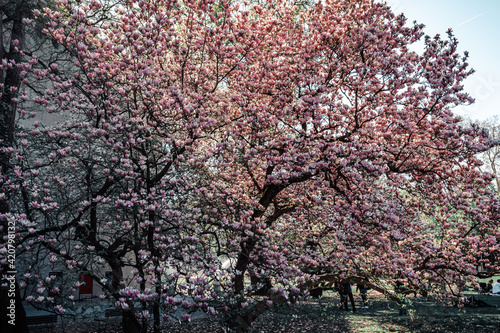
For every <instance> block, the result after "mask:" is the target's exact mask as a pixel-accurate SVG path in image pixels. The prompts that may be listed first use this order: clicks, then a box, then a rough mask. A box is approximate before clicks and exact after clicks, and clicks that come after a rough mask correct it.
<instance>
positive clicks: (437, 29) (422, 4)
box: [383, 0, 500, 120]
mask: <svg viewBox="0 0 500 333" xmlns="http://www.w3.org/2000/svg"><path fill="white" fill-rule="evenodd" d="M383 1H385V2H387V3H388V4H389V5H390V6H391V7H392V9H393V11H394V12H395V13H398V14H399V13H404V14H405V16H406V17H407V18H408V23H409V24H411V23H412V22H413V21H417V22H418V23H423V24H425V26H426V27H425V33H426V34H427V35H430V36H435V35H436V34H440V35H442V36H443V37H444V36H446V31H447V30H448V28H451V29H452V30H453V32H454V34H455V36H456V37H457V38H458V40H459V42H460V45H459V46H460V51H462V52H463V51H468V52H469V56H470V58H469V64H470V66H471V67H472V68H473V69H474V70H475V71H476V72H475V74H474V75H472V76H471V77H469V78H468V79H467V80H466V82H465V90H466V91H467V92H469V93H470V94H471V96H472V97H474V98H475V99H476V102H475V103H474V104H473V105H470V106H467V107H458V108H456V110H455V112H456V113H457V114H459V115H462V116H466V117H469V118H471V119H475V120H485V119H487V118H491V117H493V116H495V115H498V116H499V117H500V57H499V55H500V1H499V0H418V1H417V0H383Z"/></svg>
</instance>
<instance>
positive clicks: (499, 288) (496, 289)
mask: <svg viewBox="0 0 500 333" xmlns="http://www.w3.org/2000/svg"><path fill="white" fill-rule="evenodd" d="M491 293H492V294H493V295H500V279H498V280H497V282H496V283H495V284H494V285H493V289H492V290H491Z"/></svg>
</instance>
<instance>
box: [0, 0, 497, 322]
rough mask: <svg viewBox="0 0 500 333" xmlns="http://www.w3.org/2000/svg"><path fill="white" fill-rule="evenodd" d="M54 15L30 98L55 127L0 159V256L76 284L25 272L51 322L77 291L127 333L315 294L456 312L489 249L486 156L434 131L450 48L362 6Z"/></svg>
mask: <svg viewBox="0 0 500 333" xmlns="http://www.w3.org/2000/svg"><path fill="white" fill-rule="evenodd" d="M58 4H59V7H58V8H57V9H56V10H48V9H47V10H45V11H44V12H41V13H38V15H39V16H40V17H44V18H46V19H47V20H48V22H49V24H48V26H47V29H46V31H45V32H46V33H47V34H48V35H50V36H51V37H52V38H53V39H54V41H56V42H57V43H59V44H60V45H62V46H64V47H65V48H66V49H67V50H68V52H70V53H71V54H72V55H73V56H74V65H75V69H74V70H69V71H62V70H60V69H59V68H58V66H57V64H54V65H53V66H51V67H49V68H47V69H45V70H40V71H37V72H36V73H33V75H34V77H33V78H32V79H33V80H36V79H41V78H50V80H51V81H52V86H51V88H50V89H47V90H46V91H45V92H44V94H43V95H39V96H36V97H34V99H33V102H34V103H37V104H38V105H39V109H40V112H48V113H50V114H56V116H54V117H55V118H53V119H55V121H56V122H57V123H56V124H55V125H54V124H49V123H46V122H44V121H41V120H39V119H38V118H37V117H38V116H37V115H36V114H35V113H34V114H30V113H27V112H25V110H24V109H22V108H21V109H20V110H19V114H20V119H25V120H20V122H19V126H20V128H19V131H18V134H17V140H16V142H15V143H14V145H13V147H7V148H5V149H4V150H5V151H6V152H8V153H9V154H11V161H13V162H12V163H13V172H14V175H15V177H13V178H11V179H6V180H5V182H4V186H3V188H2V191H3V192H4V193H7V192H8V193H9V196H10V197H12V198H15V200H14V199H12V202H11V206H12V209H11V211H10V212H9V213H7V214H4V215H5V218H7V219H9V220H12V221H15V223H16V224H17V226H18V230H17V235H16V238H17V240H18V242H19V244H20V245H22V246H26V247H27V248H28V249H29V250H31V251H35V250H36V253H39V254H40V253H43V254H44V255H45V256H46V258H45V263H47V264H48V265H54V266H57V265H60V266H61V267H64V270H65V271H66V272H67V275H68V276H71V275H72V274H73V275H74V277H75V281H73V283H71V284H69V285H64V286H60V287H57V289H55V288H51V286H52V284H51V283H52V280H51V278H50V277H49V278H48V279H46V280H40V279H39V277H41V276H42V275H43V271H40V273H37V272H36V271H37V267H38V268H40V266H37V265H36V263H34V262H33V263H31V267H32V269H33V271H32V273H31V274H30V273H27V274H25V276H24V279H26V281H25V286H29V284H30V281H32V280H33V279H35V280H38V282H37V283H38V285H37V286H36V287H37V288H36V292H37V293H38V294H39V295H36V296H32V297H30V300H31V301H32V302H34V303H35V304H38V306H46V307H47V308H53V309H55V310H56V311H58V312H66V311H67V310H68V309H69V308H70V307H71V301H72V299H71V297H72V293H73V292H74V290H75V289H76V288H77V287H78V286H79V282H78V275H79V274H81V273H86V274H90V275H91V276H93V277H94V279H95V280H96V281H97V282H98V283H100V284H101V286H102V288H103V290H104V291H105V292H104V294H103V295H102V297H103V298H106V297H111V298H112V299H113V300H114V301H113V302H114V303H115V305H116V306H117V307H120V308H121V309H122V310H123V324H124V325H123V327H124V330H125V331H128V332H138V331H141V330H146V329H147V327H148V323H149V322H148V317H150V316H152V317H153V323H154V325H153V326H154V329H155V331H159V330H160V327H161V324H162V320H168V319H169V318H170V319H171V318H175V312H176V311H177V309H179V308H183V309H184V310H185V311H186V312H185V314H184V315H183V316H182V318H183V319H185V320H189V313H191V312H193V311H196V310H198V309H201V310H205V311H207V312H210V313H215V312H220V313H225V314H226V316H227V325H228V326H229V327H232V328H234V329H238V330H240V331H243V330H245V329H248V328H249V327H250V325H251V323H252V321H253V320H254V319H255V318H256V317H257V316H258V315H259V314H261V313H262V312H264V311H265V310H266V309H268V308H269V307H272V306H274V305H276V304H279V303H283V302H292V301H294V300H296V299H298V297H301V296H303V295H307V290H308V288H309V287H311V286H313V285H314V283H315V282H314V281H317V279H320V280H321V279H322V278H324V277H325V276H326V275H328V277H329V278H330V279H337V280H341V279H345V278H347V277H350V276H353V275H356V276H362V277H369V278H370V279H372V280H373V281H378V280H377V279H379V280H380V281H383V280H391V279H396V278H397V279H401V280H404V282H405V283H406V284H408V285H411V286H412V287H415V288H419V289H422V290H425V291H426V292H428V293H436V294H437V295H439V296H443V297H445V296H449V295H454V294H456V293H459V292H460V290H458V289H457V286H460V285H461V284H463V283H464V282H466V281H469V280H471V279H472V278H473V277H474V275H475V274H476V273H477V266H478V264H479V263H480V260H481V258H483V257H484V255H485V254H487V253H490V252H492V251H495V250H498V246H499V245H498V242H499V240H500V232H499V229H498V221H499V220H498V218H499V217H498V213H499V208H500V206H499V204H498V198H496V196H495V195H493V194H492V193H491V192H489V191H488V190H487V189H486V186H487V185H488V183H489V182H490V181H491V175H489V174H485V173H482V172H480V171H479V170H478V168H477V166H478V165H479V161H478V160H477V159H476V158H475V154H477V153H479V152H481V151H484V150H486V149H488V148H490V147H491V146H493V145H494V144H495V142H494V141H492V140H490V139H489V137H488V136H487V134H486V133H485V132H484V131H483V130H481V129H480V128H478V127H466V126H464V125H463V124H462V123H461V122H460V119H459V118H457V117H455V116H454V115H453V113H452V108H453V107H454V106H456V105H460V104H464V103H470V102H472V100H471V98H470V97H469V96H468V95H467V94H466V93H464V92H462V85H461V84H462V81H463V80H464V79H465V78H466V77H467V76H468V75H469V74H470V73H471V72H470V71H469V70H468V69H467V63H466V58H467V57H466V55H464V56H461V55H459V54H458V53H457V50H456V48H457V41H456V39H455V38H454V37H453V35H452V33H451V32H449V34H448V38H445V39H441V38H440V37H439V36H436V37H435V38H430V37H425V38H424V37H423V32H422V26H420V25H414V26H412V27H407V26H405V24H406V20H405V18H404V17H403V16H395V15H394V14H393V13H392V12H391V10H390V8H389V7H387V6H386V5H383V4H378V3H374V2H373V1H371V0H356V1H347V0H337V1H324V2H320V3H318V4H315V5H311V6H305V7H304V6H299V5H294V4H292V3H290V2H287V1H263V2H258V3H250V4H248V3H238V2H235V3H230V2H228V1H211V0H207V1H174V0H164V1H136V0H128V1H122V2H120V3H118V4H117V5H116V6H112V7H106V9H105V10H104V7H103V3H101V2H99V1H91V2H89V3H88V4H87V5H76V4H71V3H69V2H68V1H65V0H62V1H59V2H58ZM101 14H106V15H101ZM97 18H99V19H97ZM109 18H112V19H109ZM422 38H424V42H425V50H424V51H423V52H422V54H419V53H417V52H415V51H411V50H410V46H411V45H412V44H413V43H415V42H416V41H419V40H421V39H422ZM31 61H32V62H36V61H37V59H32V60H31ZM17 66H21V67H23V69H25V70H26V71H29V63H27V64H17ZM30 117H32V118H35V119H32V120H29V118H30ZM26 260H27V261H28V264H29V260H30V258H29V257H27V259H26ZM37 260H39V259H38V258H37ZM485 264H486V265H489V267H490V269H491V271H495V269H498V263H492V262H486V263H485ZM107 270H110V271H111V273H112V274H111V280H110V281H107V280H106V275H105V272H106V271H107ZM72 272H74V273H72ZM37 274H38V276H37ZM30 279H31V280H30ZM246 281H249V282H250V283H249V284H246V283H245V282H246ZM443 284H445V285H446V288H443ZM66 287H67V288H66ZM61 302H62V303H61ZM67 312H69V311H67Z"/></svg>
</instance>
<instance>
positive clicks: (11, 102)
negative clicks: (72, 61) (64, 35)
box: [0, 0, 30, 333]
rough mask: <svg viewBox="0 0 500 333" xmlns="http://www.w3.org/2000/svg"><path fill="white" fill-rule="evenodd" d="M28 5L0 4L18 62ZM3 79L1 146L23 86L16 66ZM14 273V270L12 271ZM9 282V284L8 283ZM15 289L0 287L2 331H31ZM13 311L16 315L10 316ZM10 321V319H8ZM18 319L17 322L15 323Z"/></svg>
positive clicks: (0, 38) (11, 55)
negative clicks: (12, 305)
mask: <svg viewBox="0 0 500 333" xmlns="http://www.w3.org/2000/svg"><path fill="white" fill-rule="evenodd" d="M28 11H30V9H29V6H28V4H27V2H26V1H23V0H19V1H10V2H7V1H2V3H1V6H0V14H1V18H0V20H1V21H2V22H1V23H0V43H1V46H0V58H1V59H2V60H3V59H5V60H7V61H14V62H15V63H20V62H21V61H22V59H21V54H19V52H17V51H16V50H15V47H16V45H14V40H17V47H19V48H22V46H23V44H24V41H25V36H24V32H25V26H24V23H23V18H25V17H27V16H28V15H29V12H28ZM4 23H9V24H12V28H11V30H10V36H6V35H4V33H5V32H6V31H5V26H4ZM5 37H9V38H10V42H9V50H8V51H7V50H6V49H5V48H4V45H5V44H4V43H5V42H6V40H5ZM0 82H1V83H3V89H2V90H1V91H0V92H1V94H2V97H1V98H0V140H1V142H0V146H2V147H10V146H12V144H13V141H14V128H15V117H16V107H17V103H16V102H15V99H14V98H15V97H16V96H17V92H18V90H19V88H20V86H21V78H20V69H18V68H16V67H12V68H8V69H4V70H2V71H1V72H0ZM9 160H10V156H9V154H7V153H4V152H0V169H1V170H0V174H1V177H2V178H4V177H8V176H9V172H10V162H9ZM8 212H9V198H8V197H7V198H5V199H2V200H0V214H5V213H8ZM0 223H1V224H2V226H3V227H4V228H3V230H4V231H3V233H2V235H0V236H4V235H5V232H6V231H7V230H8V228H7V227H8V225H7V221H5V219H2V220H1V221H0ZM0 270H1V272H2V275H3V274H6V272H8V271H15V269H11V267H8V266H7V265H5V266H3V267H1V268H0ZM11 276H14V278H15V273H12V275H11ZM9 285H10V284H9ZM13 285H15V291H14V293H12V291H11V288H10V287H7V288H0V304H1V307H2V309H1V310H0V313H1V319H0V327H2V332H16V333H21V332H22V333H24V332H26V333H27V332H28V326H27V321H26V312H25V310H24V306H23V303H22V300H21V294H20V291H19V284H18V283H17V280H16V281H14V283H13ZM11 304H14V305H15V311H11V310H8V309H7V307H8V306H10V305H11ZM11 313H13V314H14V316H10V317H9V316H8V315H10V314H11ZM13 318H15V320H14V321H12V319H13ZM9 322H10V323H9ZM12 323H15V325H12Z"/></svg>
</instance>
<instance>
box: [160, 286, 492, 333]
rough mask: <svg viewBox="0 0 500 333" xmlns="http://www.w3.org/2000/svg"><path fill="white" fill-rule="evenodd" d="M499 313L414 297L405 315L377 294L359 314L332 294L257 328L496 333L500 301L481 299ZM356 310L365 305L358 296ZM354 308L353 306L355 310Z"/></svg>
mask: <svg viewBox="0 0 500 333" xmlns="http://www.w3.org/2000/svg"><path fill="white" fill-rule="evenodd" d="M469 295H474V296H475V297H478V298H479V299H482V300H484V301H485V302H488V303H489V304H492V305H497V306H498V307H497V308H494V307H492V308H463V309H458V308H456V307H444V306H443V305H442V304H439V303H436V302H434V301H431V300H427V299H424V298H418V297H417V298H414V297H409V298H408V310H409V315H406V316H400V315H399V306H398V304H396V303H394V302H392V301H387V300H386V299H384V298H383V297H381V296H380V294H377V293H376V292H373V291H372V292H371V293H369V295H368V296H369V300H370V307H369V308H368V309H364V308H361V309H357V312H356V313H352V312H351V311H349V312H346V311H344V310H340V309H339V297H338V294H337V293H327V294H326V296H325V297H323V298H322V299H320V300H319V301H318V300H311V301H307V302H302V303H300V304H297V305H294V306H282V307H280V308H278V309H275V310H273V311H270V312H268V313H266V314H264V315H262V316H261V317H260V318H259V319H258V320H257V321H256V322H255V323H254V325H253V332H254V333H278V332H287V333H298V332H311V333H320V332H338V333H343V332H346V333H347V332H348V333H387V332H418V333H427V332H442V333H445V332H446V333H460V332H464V333H465V332H467V333H469V332H474V333H491V332H500V297H495V296H488V295H478V294H477V293H475V292H470V293H469ZM355 301H356V305H359V304H360V303H361V299H360V298H359V296H358V295H356V297H355ZM349 307H350V305H349ZM166 332H178V333H184V332H186V333H187V332H204V333H205V332H207V333H212V332H213V333H215V332H220V322H218V321H217V319H216V318H205V319H202V320H198V321H193V322H191V323H190V324H188V325H173V326H169V327H167V330H166Z"/></svg>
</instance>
